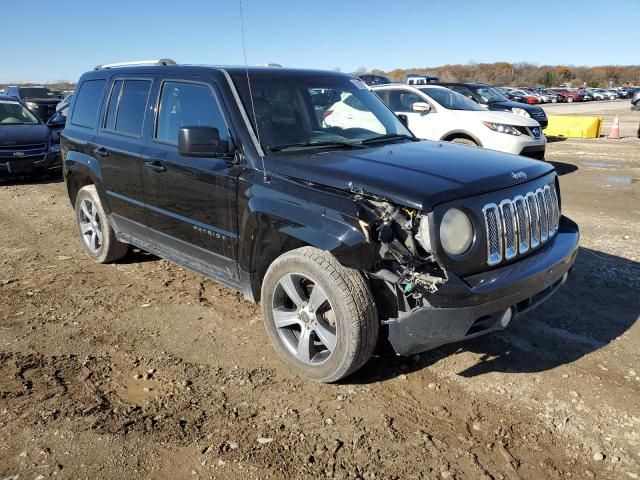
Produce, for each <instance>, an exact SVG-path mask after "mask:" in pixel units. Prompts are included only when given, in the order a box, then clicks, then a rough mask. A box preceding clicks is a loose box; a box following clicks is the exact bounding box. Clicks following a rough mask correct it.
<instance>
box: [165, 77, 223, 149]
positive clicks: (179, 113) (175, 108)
mask: <svg viewBox="0 0 640 480" xmlns="http://www.w3.org/2000/svg"><path fill="white" fill-rule="evenodd" d="M181 127H215V128H217V129H218V132H220V138H221V139H226V140H229V131H228V128H227V124H226V123H225V120H224V117H223V116H222V112H221V111H220V106H219V105H218V102H217V101H216V98H215V96H214V93H213V91H212V90H211V88H209V87H208V86H206V85H199V84H194V83H184V82H164V83H163V84H162V92H161V93H160V105H159V113H158V121H157V125H156V134H155V138H156V139H158V140H160V141H162V142H166V143H171V144H173V145H177V144H178V131H179V130H180V128H181Z"/></svg>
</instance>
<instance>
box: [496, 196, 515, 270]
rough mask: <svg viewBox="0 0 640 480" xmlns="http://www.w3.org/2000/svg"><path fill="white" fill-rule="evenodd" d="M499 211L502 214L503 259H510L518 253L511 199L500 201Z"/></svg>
mask: <svg viewBox="0 0 640 480" xmlns="http://www.w3.org/2000/svg"><path fill="white" fill-rule="evenodd" d="M500 213H501V214H502V232H503V236H504V258H505V260H510V259H512V258H513V257H515V256H516V254H517V253H518V247H517V245H516V228H517V227H516V221H515V216H514V214H513V202H512V201H511V200H503V201H501V202H500Z"/></svg>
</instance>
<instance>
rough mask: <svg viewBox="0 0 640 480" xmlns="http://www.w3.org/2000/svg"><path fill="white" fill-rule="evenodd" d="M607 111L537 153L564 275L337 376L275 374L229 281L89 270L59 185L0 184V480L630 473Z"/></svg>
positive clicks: (137, 257)
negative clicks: (565, 248)
mask: <svg viewBox="0 0 640 480" xmlns="http://www.w3.org/2000/svg"><path fill="white" fill-rule="evenodd" d="M598 105H600V107H604V106H605V103H594V104H593V106H592V108H594V109H596V110H597V109H598V108H599V107H598ZM549 108H550V109H551V110H553V109H562V111H563V113H569V111H570V109H572V108H577V107H574V106H566V105H560V106H554V107H549ZM579 108H585V106H579ZM603 112H604V114H605V117H606V121H605V128H608V126H607V125H610V123H609V124H607V123H606V122H610V121H611V118H612V115H614V114H615V113H619V114H620V115H621V116H622V117H623V118H624V120H623V125H627V127H624V128H623V134H625V135H626V136H627V138H624V139H622V140H608V139H604V138H601V139H598V140H565V141H555V142H553V143H550V144H549V147H548V156H547V158H548V160H549V161H551V162H552V163H553V164H554V165H555V166H556V167H557V169H558V171H559V173H560V175H561V180H560V181H561V188H562V192H563V208H564V212H565V214H567V215H568V216H570V217H572V218H573V219H574V220H576V221H577V222H578V223H579V224H580V226H581V230H582V239H581V252H580V254H579V257H578V260H577V263H576V266H575V268H574V271H573V275H572V276H571V277H570V279H569V281H568V282H567V284H566V285H565V287H564V288H563V289H562V290H561V291H559V292H558V293H557V294H556V295H555V296H554V297H553V298H552V299H550V300H549V301H548V302H547V303H545V304H543V305H542V306H541V307H540V308H538V309H537V310H534V311H533V312H531V313H528V314H526V315H524V316H522V317H520V318H518V319H517V320H516V321H514V323H513V324H512V325H511V327H510V328H509V329H508V330H507V331H504V332H502V333H498V334H493V335H490V336H485V337H482V338H478V339H475V340H473V341H470V342H466V343H460V344H455V345H450V346H447V347H443V348H439V349H437V350H435V351H431V352H427V353H424V354H421V355H417V356H414V357H411V358H399V357H395V356H394V355H393V354H391V353H388V352H387V351H385V350H381V352H380V353H378V354H377V355H376V356H375V357H374V358H373V359H372V360H371V361H370V362H369V363H368V364H367V365H366V367H365V368H363V369H362V370H361V371H360V372H358V373H357V374H356V375H354V376H352V377H350V378H349V379H347V380H346V381H344V382H343V383H341V384H338V385H318V384H314V383H311V382H308V381H305V380H303V379H301V378H300V377H298V376H296V375H295V374H294V373H292V372H291V371H289V370H288V369H287V368H285V367H284V366H283V364H282V363H281V362H280V361H279V360H278V358H277V356H276V354H275V352H274V350H273V349H272V348H271V346H270V345H269V342H268V339H267V336H266V334H265V332H264V329H263V325H262V318H261V314H260V310H259V307H258V306H257V305H254V304H251V303H249V302H247V301H245V300H243V299H242V297H241V296H240V295H239V294H236V293H235V292H233V291H231V290H228V289H226V288H224V287H221V286H219V285H217V284H216V283H214V282H212V281H209V280H206V279H203V278H202V277H200V276H198V275H196V274H193V273H190V272H188V271H185V270H184V269H182V268H179V267H177V266H175V265H172V264H170V263H168V262H166V261H164V260H160V259H158V258H156V257H153V256H150V255H148V254H145V253H143V252H139V251H134V252H132V253H131V254H130V255H129V256H128V257H127V258H126V259H125V261H123V262H120V263H118V264H115V265H106V266H105V265H95V264H93V263H91V262H90V261H89V260H88V258H86V257H85V255H84V254H83V253H82V251H81V249H80V244H79V240H78V237H77V235H76V233H75V229H74V224H73V212H72V210H71V208H70V206H69V203H68V200H67V198H66V196H65V189H64V184H63V183H61V181H60V180H59V179H50V180H40V181H19V182H12V183H7V182H5V183H3V184H0V480H8V479H12V480H17V479H20V480H23V479H29V480H39V479H44V478H65V479H66V478H69V479H76V478H78V479H91V480H93V479H183V478H187V479H207V478H216V479H243V480H248V479H258V478H260V479H266V478H272V479H280V478H283V479H304V478H319V477H325V478H361V479H373V478H376V479H422V478H438V479H471V478H473V479H476V478H478V479H510V480H512V479H543V478H544V479H567V478H574V479H584V478H608V479H638V478H639V477H640V324H639V322H637V320H638V316H639V313H640V300H639V296H640V263H639V262H640V183H638V179H640V148H639V147H640V140H638V139H637V138H635V137H634V136H632V135H635V132H634V131H632V130H630V129H629V127H628V126H633V125H634V124H635V125H637V123H638V122H640V112H630V111H629V108H628V102H614V104H613V107H611V106H609V105H608V104H607V107H606V108H604V109H603ZM605 133H606V132H605Z"/></svg>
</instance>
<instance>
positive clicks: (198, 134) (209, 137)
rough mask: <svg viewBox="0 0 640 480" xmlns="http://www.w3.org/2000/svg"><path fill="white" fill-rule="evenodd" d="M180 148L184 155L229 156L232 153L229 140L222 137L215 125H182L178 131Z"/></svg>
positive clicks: (181, 153)
mask: <svg viewBox="0 0 640 480" xmlns="http://www.w3.org/2000/svg"><path fill="white" fill-rule="evenodd" d="M178 150H179V151H180V155H182V156H184V157H205V158H211V157H228V156H230V155H231V154H232V152H231V149H230V148H229V142H228V141H227V140H221V139H220V132H219V131H218V129H217V128H214V127H182V128H180V131H179V133H178Z"/></svg>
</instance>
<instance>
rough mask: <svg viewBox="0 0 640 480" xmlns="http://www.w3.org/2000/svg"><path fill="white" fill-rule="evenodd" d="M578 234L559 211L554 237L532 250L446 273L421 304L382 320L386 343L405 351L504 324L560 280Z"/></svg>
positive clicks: (547, 293) (536, 302)
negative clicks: (480, 268) (475, 269)
mask: <svg viewBox="0 0 640 480" xmlns="http://www.w3.org/2000/svg"><path fill="white" fill-rule="evenodd" d="M578 239H579V231H578V226H577V225H576V224H575V223H574V222H573V221H571V220H569V219H568V218H566V217H562V219H561V222H560V225H559V230H558V233H557V236H556V238H555V239H554V240H553V242H551V243H549V244H548V245H547V246H546V247H545V248H544V249H542V250H540V251H538V252H536V254H535V255H531V256H530V257H527V258H524V259H522V260H520V261H519V262H516V263H513V264H511V265H506V266H504V267H501V268H497V269H493V270H490V271H488V272H484V273H481V274H477V275H472V276H469V277H465V278H460V277H456V276H455V275H452V274H450V275H449V279H448V281H447V282H446V283H445V284H444V285H442V286H441V287H440V289H439V290H438V292H437V293H436V294H434V295H433V296H430V297H429V301H428V302H424V304H423V306H420V307H417V308H414V309H412V310H410V311H408V312H401V313H400V315H399V316H398V318H396V319H393V320H391V321H389V322H388V327H389V341H390V343H391V345H392V346H393V348H394V350H395V351H396V353H398V354H399V355H411V354H414V353H419V352H423V351H425V350H429V349H432V348H435V347H438V346H440V345H443V344H446V343H451V342H456V341H459V340H466V339H470V338H473V337H476V336H479V335H483V334H485V333H489V332H492V331H496V330H501V329H504V328H506V327H507V326H508V324H509V323H510V321H511V319H512V318H513V317H514V316H516V315H517V314H520V313H522V312H524V311H526V310H529V309H530V308H532V307H535V306H536V305H539V304H540V303H541V302H543V301H544V300H546V299H547V298H548V297H549V296H551V294H553V293H554V292H555V291H556V290H557V289H558V288H559V287H560V286H561V285H562V284H563V283H564V282H565V280H566V279H567V275H568V273H569V270H570V269H571V267H572V266H573V264H574V262H575V259H576V255H577V252H578Z"/></svg>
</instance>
